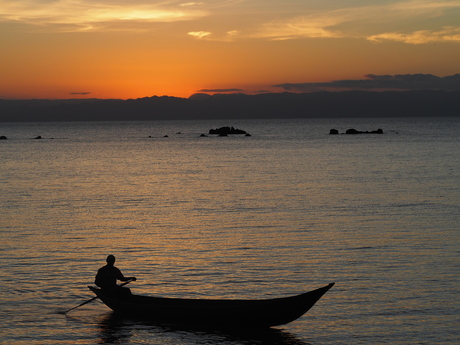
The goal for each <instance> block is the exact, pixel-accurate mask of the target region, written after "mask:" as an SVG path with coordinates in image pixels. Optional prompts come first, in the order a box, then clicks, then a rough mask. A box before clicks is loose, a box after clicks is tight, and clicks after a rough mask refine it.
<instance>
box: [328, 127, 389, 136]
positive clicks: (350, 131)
mask: <svg viewBox="0 0 460 345" xmlns="http://www.w3.org/2000/svg"><path fill="white" fill-rule="evenodd" d="M329 134H334V135H335V134H339V131H338V130H337V129H334V128H333V129H331V130H330V131H329ZM342 134H344V133H342ZM345 134H383V130H382V129H381V128H379V129H377V130H375V131H358V130H356V129H354V128H350V129H347V130H346V132H345Z"/></svg>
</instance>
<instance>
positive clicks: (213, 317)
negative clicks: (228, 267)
mask: <svg viewBox="0 0 460 345" xmlns="http://www.w3.org/2000/svg"><path fill="white" fill-rule="evenodd" d="M333 285H334V283H331V284H329V285H327V286H324V287H321V288H319V289H316V290H313V291H310V292H306V293H302V294H300V295H296V296H289V297H282V298H273V299H255V300H248V299H184V298H167V297H151V296H141V295H134V294H133V295H131V296H129V297H120V298H118V297H114V296H109V295H107V294H106V293H104V292H103V291H102V290H101V289H98V288H95V287H92V286H88V288H89V289H90V290H91V291H93V292H94V293H95V294H96V296H97V297H99V298H100V299H101V301H102V302H104V304H105V305H107V306H108V307H109V308H110V309H112V310H114V311H115V312H117V313H120V314H121V315H126V316H129V317H134V318H142V319H147V320H149V321H154V322H158V323H162V324H175V325H190V326H193V325H194V326H203V327H210V326H212V327H216V326H217V327H235V326H237V327H272V326H279V325H283V324H286V323H289V322H291V321H294V320H296V319H298V318H299V317H301V316H302V315H303V314H305V313H306V312H307V311H308V310H309V309H310V308H311V307H313V305H314V304H315V303H316V302H317V301H318V300H319V299H320V298H321V297H322V296H323V295H324V294H325V293H326V292H327V291H328V290H329V289H330V288H331V287H332V286H333Z"/></svg>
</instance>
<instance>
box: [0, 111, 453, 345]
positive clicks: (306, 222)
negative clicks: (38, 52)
mask: <svg viewBox="0 0 460 345" xmlns="http://www.w3.org/2000/svg"><path fill="white" fill-rule="evenodd" d="M224 125H229V126H234V127H237V128H241V129H244V130H246V131H248V132H249V133H251V134H252V136H251V137H245V136H229V137H216V136H208V137H200V134H201V133H207V132H208V130H209V129H210V128H216V127H221V126H224ZM331 128H336V129H338V130H339V131H340V132H344V131H345V130H346V129H348V128H356V129H358V130H375V129H377V128H382V129H383V131H384V132H385V134H383V135H356V136H353V135H336V136H333V135H329V134H328V133H329V130H330V129H331ZM179 132H180V133H179ZM0 135H5V136H7V137H8V140H3V141H0V162H1V167H0V216H1V217H0V220H1V221H0V269H1V270H0V273H1V277H2V283H1V285H0V289H1V291H0V292H1V293H0V302H1V304H0V317H1V323H0V342H1V343H4V344H158V345H160V344H161V345H166V344H177V345H190V344H224V345H237V344H290V345H293V344H295V345H299V344H304V345H305V344H310V345H322V344H458V343H460V327H459V325H460V294H459V292H460V221H459V219H460V154H459V152H460V140H459V139H460V119H459V118H438V119H434V118H403V119H393V118H387V119H384V118H379V119H365V120H363V119H327V120H319V119H316V120H309V119H308V120H307V119H303V120H269V121H261V120H259V121H232V122H230V123H229V122H222V121H182V122H117V123H108V122H107V123H22V124H20V123H6V124H5V123H2V124H0ZM38 135H40V136H42V137H43V139H41V140H34V139H32V138H34V137H36V136H38ZM165 135H168V137H164V136H165ZM107 254H114V255H115V256H116V257H117V266H118V267H119V268H120V269H122V271H123V272H124V273H125V274H126V275H134V276H136V277H137V278H138V281H137V282H134V283H131V284H130V287H131V289H132V291H133V292H134V293H139V294H149V295H159V296H169V297H193V298H211V297H212V298H269V297H283V296H287V295H291V294H297V293H300V292H304V291H309V290H312V289H315V288H318V287H321V286H324V285H326V284H328V283H330V282H336V285H335V286H334V287H333V288H332V289H331V290H330V291H329V292H328V293H327V294H326V295H325V296H324V297H323V298H322V299H321V300H320V301H319V302H318V303H317V304H316V305H315V306H314V307H313V308H312V309H311V310H310V311H309V312H308V313H307V314H306V315H304V316H303V317H302V318H301V319H299V320H297V321H295V322H293V323H291V324H288V325H285V326H282V327H277V328H274V329H272V330H268V331H264V332H249V333H248V332H244V333H243V332H240V331H239V330H235V332H233V331H232V332H230V331H229V332H204V331H193V330H186V329H172V328H165V327H160V326H158V325H154V324H148V323H139V322H134V321H132V320H129V319H123V318H118V317H116V316H115V315H114V314H113V313H112V312H111V311H110V310H109V309H108V308H107V307H106V306H105V305H103V304H102V303H100V302H98V301H94V302H92V303H90V304H87V305H85V306H83V307H80V308H78V309H75V310H73V311H72V312H70V313H69V314H68V315H67V316H66V315H63V314H62V313H60V312H62V311H63V310H67V309H69V308H71V307H74V306H76V305H78V304H80V303H82V302H84V301H86V300H87V299H89V298H91V297H93V295H92V294H91V292H90V291H89V290H88V289H87V287H86V286H87V285H91V284H93V280H94V275H95V273H96V271H97V269H98V268H99V267H100V266H102V265H104V263H105V262H104V261H105V257H106V255H107Z"/></svg>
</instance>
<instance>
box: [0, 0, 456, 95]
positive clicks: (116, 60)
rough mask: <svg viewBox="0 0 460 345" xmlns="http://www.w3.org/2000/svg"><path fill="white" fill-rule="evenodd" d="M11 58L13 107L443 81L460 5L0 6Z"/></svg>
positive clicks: (5, 51)
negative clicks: (375, 81)
mask: <svg viewBox="0 0 460 345" xmlns="http://www.w3.org/2000/svg"><path fill="white" fill-rule="evenodd" d="M126 4H128V5H126ZM0 50H1V54H0V98H2V99H10V98H14V99H16V98H53V99H55V98H57V99H59V98H123V99H126V98H139V97H148V96H154V95H158V96H161V95H170V96H178V97H188V96H190V95H191V94H193V93H196V92H200V90H208V91H209V90H214V91H216V92H217V91H219V90H221V91H225V90H229V89H231V90H240V91H241V92H246V93H257V92H260V91H270V92H282V91H285V90H284V89H283V88H282V87H280V86H275V85H280V84H285V83H293V84H296V83H326V82H331V81H339V80H360V79H364V75H367V74H374V75H397V74H433V75H436V76H439V77H444V76H450V75H454V74H456V73H460V64H459V62H458V61H460V1H458V0H453V1H443V0H441V1H439V0H437V1H434V0H430V1H428V0H427V1H425V0H418V1H388V0H385V1H383V0H375V1H373V2H369V1H364V0H342V1H325V0H310V1H306V0H295V1H294V0H276V1H275V0H264V1H262V0H247V1H245V0H222V1H208V2H206V1H204V2H186V1H183V2H181V1H168V0H165V1H147V0H144V1H139V0H133V1H129V2H126V1H120V0H101V1H90V0H56V1H49V0H28V1H24V0H14V1H12V0H0ZM209 92H210V91H209Z"/></svg>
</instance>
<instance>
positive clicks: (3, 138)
mask: <svg viewBox="0 0 460 345" xmlns="http://www.w3.org/2000/svg"><path fill="white" fill-rule="evenodd" d="M6 139H8V138H7V137H5V136H4V135H2V136H0V140H6Z"/></svg>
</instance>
